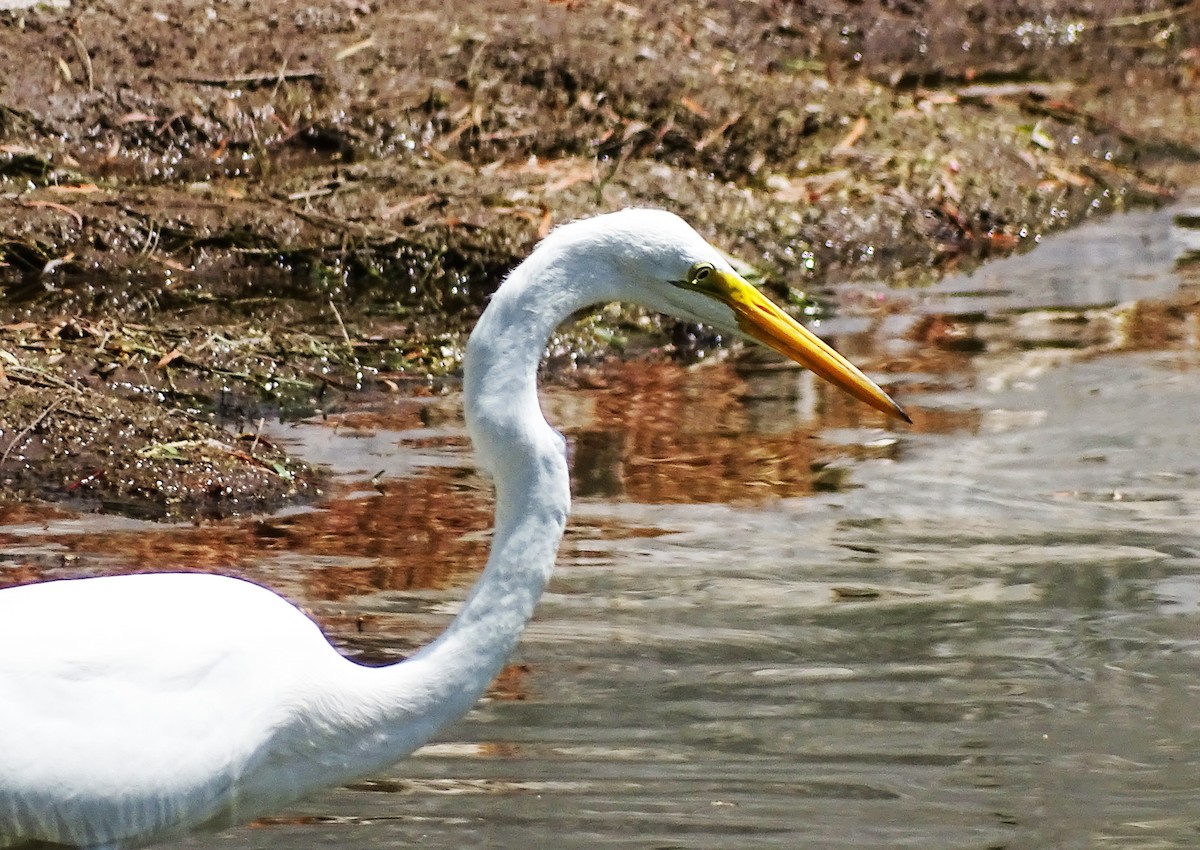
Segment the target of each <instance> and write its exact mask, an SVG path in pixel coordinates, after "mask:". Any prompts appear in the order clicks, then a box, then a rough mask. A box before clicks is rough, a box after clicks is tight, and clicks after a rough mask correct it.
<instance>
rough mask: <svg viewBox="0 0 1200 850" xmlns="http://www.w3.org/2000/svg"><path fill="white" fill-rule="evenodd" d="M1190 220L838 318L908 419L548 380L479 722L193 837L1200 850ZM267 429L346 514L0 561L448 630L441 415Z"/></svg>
mask: <svg viewBox="0 0 1200 850" xmlns="http://www.w3.org/2000/svg"><path fill="white" fill-rule="evenodd" d="M1179 212H1180V210H1168V211H1163V212H1154V213H1138V214H1134V215H1129V216H1125V217H1121V218H1115V219H1109V220H1107V221H1104V222H1099V223H1096V224H1093V225H1089V226H1087V227H1085V228H1082V229H1080V230H1079V231H1076V232H1074V233H1071V234H1067V235H1064V236H1061V237H1057V238H1055V239H1053V240H1048V241H1047V244H1046V245H1045V246H1043V247H1042V248H1041V249H1039V250H1038V251H1035V252H1034V253H1033V254H1032V255H1029V256H1026V257H1018V258H1013V259H1009V260H1005V261H1002V262H998V263H994V264H991V265H989V266H986V267H985V268H984V269H982V270H981V271H979V272H978V273H976V274H975V275H974V276H972V277H962V278H956V279H951V280H948V281H946V282H944V283H943V284H941V285H939V286H938V287H936V288H934V289H932V290H929V291H925V292H921V293H913V292H892V291H888V290H886V289H885V288H883V287H880V288H878V289H875V290H869V289H867V288H860V289H859V290H856V291H854V292H851V293H849V294H848V296H847V299H846V304H844V305H843V312H842V315H843V318H840V319H838V320H837V321H836V322H833V323H831V324H830V326H829V327H828V328H827V330H828V331H829V332H830V333H831V335H832V336H833V337H834V339H835V342H837V344H838V345H839V346H841V347H842V348H843V349H845V350H847V351H848V352H850V353H853V354H857V355H859V356H861V355H864V354H865V355H866V356H867V357H868V359H869V358H870V357H871V356H872V355H878V354H880V353H882V355H883V360H886V361H888V362H889V363H890V364H891V365H890V366H889V368H888V369H887V370H886V372H884V373H882V374H883V377H885V378H886V379H887V381H888V382H889V385H890V386H891V387H892V388H893V389H895V390H896V393H897V394H898V395H899V396H900V398H901V399H902V400H903V401H904V403H905V404H906V405H907V406H909V407H910V409H911V412H912V413H913V418H914V420H915V423H916V426H915V427H914V428H913V429H907V428H902V429H891V428H890V427H889V426H886V424H885V423H884V422H883V421H882V419H881V418H879V417H878V416H876V415H875V414H873V413H871V412H869V411H867V412H864V411H863V410H860V409H859V408H857V407H855V406H854V405H853V404H851V403H848V402H845V401H844V400H843V399H840V398H838V397H837V396H834V395H831V394H828V393H826V392H825V391H824V389H822V388H817V387H815V386H814V385H813V384H812V383H811V381H809V380H807V379H806V378H805V377H804V376H803V375H801V374H799V373H796V372H794V371H791V370H784V369H778V368H774V367H773V366H771V365H763V364H762V362H760V361H757V360H755V361H753V362H751V363H749V364H747V363H742V364H740V365H738V366H736V367H735V366H733V365H731V364H709V365H706V366H703V367H700V368H697V369H692V370H685V369H682V368H679V367H676V366H673V365H669V364H632V365H626V366H619V367H612V368H611V369H607V370H604V371H602V372H601V373H598V374H597V375H593V376H591V377H590V378H589V380H588V381H587V382H586V383H587V384H588V386H587V388H586V389H564V388H562V387H554V388H551V389H549V390H547V392H546V394H545V397H546V399H547V401H546V407H547V409H548V412H549V414H550V416H551V418H552V419H553V420H554V421H556V422H557V423H559V424H560V425H561V426H562V427H563V429H564V430H565V431H566V432H567V433H568V435H569V436H570V437H571V439H572V443H573V447H574V449H573V450H574V466H575V478H576V481H575V489H576V492H577V493H579V494H581V495H580V498H579V499H578V500H577V505H576V510H575V515H574V517H573V524H572V529H571V531H570V533H569V535H568V538H567V540H566V542H565V544H564V547H563V552H562V556H561V558H560V568H559V570H558V572H557V574H556V576H555V578H554V579H553V581H552V583H551V587H550V589H549V592H548V593H547V595H546V597H545V599H544V600H543V601H542V603H541V605H540V607H539V609H538V612H537V615H536V617H535V620H534V622H533V623H532V624H531V626H530V628H529V630H528V632H527V634H526V636H525V638H524V640H523V641H522V643H521V647H520V650H519V653H518V655H517V657H515V658H514V659H513V663H512V665H510V667H509V668H508V669H507V670H506V672H505V674H504V675H503V676H502V678H501V680H500V681H499V682H498V683H497V685H496V686H494V687H493V689H492V690H491V692H490V696H489V698H488V699H487V700H485V701H484V702H483V703H481V704H480V705H479V706H478V707H477V708H476V709H475V710H474V711H473V712H472V713H471V714H470V715H469V716H468V717H467V718H466V719H465V720H464V721H463V722H461V723H459V724H457V725H456V726H454V727H453V728H451V729H448V730H446V732H445V733H444V734H443V736H442V737H441V739H440V742H439V743H437V744H435V745H433V746H430V747H427V748H426V749H424V750H422V751H420V752H419V753H418V754H417V755H416V756H415V757H414V758H412V759H410V760H408V761H406V762H403V763H401V764H400V765H397V766H396V767H395V768H394V769H393V770H391V771H389V772H387V773H386V774H385V775H381V776H378V777H375V778H374V779H373V780H371V781H370V782H364V783H361V784H359V785H356V786H354V787H352V788H349V789H341V790H337V791H333V792H330V793H327V794H325V795H323V796H321V797H318V798H315V799H313V800H310V801H308V802H306V803H303V804H301V805H298V806H296V807H295V808H294V810H292V811H291V812H281V813H280V814H279V817H277V818H272V819H270V820H269V821H266V822H264V823H261V824H259V825H256V826H253V827H246V828H241V829H235V830H230V831H227V832H224V833H221V834H219V835H215V836H213V835H209V836H202V837H198V838H193V839H189V840H186V841H181V842H178V843H176V844H174V845H172V846H174V847H177V848H180V850H182V848H199V847H212V846H220V847H230V848H266V847H290V848H307V847H318V846H321V847H325V846H331V845H335V846H344V847H368V848H370V847H406V846H420V847H424V848H461V847H486V848H524V847H530V846H533V847H556V848H602V847H639V848H729V847H755V848H758V847H780V848H784V847H786V848H800V847H803V848H875V847H914V848H1001V847H1004V848H1044V847H1057V848H1075V847H1079V848H1084V847H1089V848H1090V847H1120V848H1143V847H1144V848H1151V847H1153V848H1163V847H1194V846H1197V845H1198V844H1200V748H1198V747H1197V746H1196V738H1197V733H1196V731H1195V729H1196V725H1197V721H1196V718H1197V717H1198V716H1200V530H1198V528H1197V517H1200V429H1197V428H1196V423H1195V420H1196V415H1197V412H1198V411H1200V343H1198V342H1197V337H1198V336H1200V318H1198V317H1200V310H1198V309H1197V306H1196V305H1197V302H1198V300H1200V272H1198V271H1197V269H1196V267H1195V265H1194V264H1190V263H1189V262H1187V258H1188V257H1189V256H1190V255H1189V253H1188V252H1189V251H1194V250H1195V245H1196V244H1197V242H1198V241H1200V240H1197V239H1196V237H1197V231H1195V230H1192V229H1188V228H1186V227H1183V226H1182V223H1186V222H1187V221H1188V219H1186V218H1181V219H1178V220H1177V219H1176V218H1175V215H1176V214H1177V213H1179ZM1177 221H1178V222H1180V223H1179V224H1177V223H1176V222H1177ZM880 305H883V306H882V308H881V306H880ZM877 360H878V358H877ZM421 423H425V424H424V425H422V424H421ZM275 436H277V437H280V438H284V439H291V440H293V441H296V442H297V443H298V444H300V445H303V446H304V447H305V452H306V453H307V454H308V456H310V457H312V458H315V459H322V460H326V461H328V462H330V463H332V464H334V466H335V468H336V469H337V470H338V472H339V474H340V476H341V477H342V480H343V481H344V488H343V490H342V492H341V493H340V494H339V496H338V498H336V499H333V500H331V501H330V502H329V503H328V504H327V505H324V506H322V507H321V508H320V509H315V510H313V509H306V510H299V511H293V512H290V513H287V514H284V515H280V516H276V517H270V518H262V519H258V520H250V521H245V520H244V521H240V522H230V523H220V524H213V525H206V526H203V527H200V528H192V527H188V526H175V527H171V526H161V525H147V524H142V523H135V522H132V521H129V520H95V519H93V518H90V517H87V518H83V519H79V518H74V517H35V518H29V517H25V518H24V519H21V520H20V521H18V519H17V518H12V517H10V521H9V523H8V524H7V525H4V526H0V541H2V542H3V543H4V551H5V553H6V554H5V556H4V558H3V560H2V561H0V566H3V567H5V568H6V569H7V570H8V571H9V572H8V575H9V576H10V581H11V580H36V579H41V578H52V577H59V576H65V575H81V574H91V573H97V572H109V571H121V570H128V569H146V568H150V567H153V568H188V569H207V570H216V571H223V572H231V573H236V574H239V575H245V576H249V577H251V578H254V579H256V580H258V581H261V582H263V583H266V584H268V585H270V586H272V587H274V588H276V589H277V590H279V591H281V592H283V593H285V594H287V595H288V596H289V597H290V598H292V599H294V600H296V601H298V602H301V603H303V604H304V605H306V606H307V607H309V608H310V609H311V610H312V611H313V612H314V613H315V615H316V616H317V617H318V618H319V619H320V620H321V622H322V623H323V625H324V626H325V627H326V629H327V631H328V632H329V633H330V634H331V636H332V637H333V638H334V639H335V641H336V642H337V643H338V644H339V645H340V646H341V647H343V649H344V650H345V651H347V652H348V653H350V654H352V655H355V656H357V657H361V658H363V659H365V660H371V661H381V660H390V659H394V658H397V657H400V656H401V655H403V654H405V653H407V652H408V651H410V650H411V649H412V648H413V647H415V646H418V645H420V644H422V643H423V642H425V641H426V640H428V639H429V638H430V637H431V636H432V635H434V634H436V632H437V631H438V630H440V628H442V627H443V626H444V624H445V623H446V621H447V619H448V617H449V616H451V614H452V613H453V610H454V606H455V604H456V602H457V600H459V599H461V597H462V595H463V588H464V587H465V586H466V585H467V584H469V583H470V581H471V580H472V579H473V577H474V576H475V574H476V571H477V569H478V567H479V566H480V565H481V564H482V561H483V558H484V556H485V553H486V546H487V536H486V534H485V533H484V529H486V527H487V522H488V510H489V496H488V491H487V487H486V485H485V483H484V482H483V481H481V480H480V479H478V478H477V477H476V476H475V474H474V472H473V470H472V468H471V465H470V454H469V451H468V450H467V447H466V444H465V438H464V435H463V432H462V429H461V424H460V422H459V420H458V411H457V408H456V403H455V401H454V399H453V398H450V399H437V400H433V401H429V400H409V401H400V402H397V403H394V404H389V405H385V406H381V407H379V408H378V409H376V410H374V411H371V412H369V413H366V414H360V415H358V416H357V417H355V416H350V417H346V418H345V419H344V420H343V421H342V422H341V423H340V424H339V426H338V428H337V429H336V430H334V429H332V428H330V427H328V426H327V425H304V426H299V427H292V428H281V429H280V430H279V431H278V433H277V434H276V435H275ZM379 471H382V472H383V475H382V476H380V477H379V478H378V479H376V480H375V481H374V482H373V481H372V477H373V476H374V475H375V474H376V473H377V472H379Z"/></svg>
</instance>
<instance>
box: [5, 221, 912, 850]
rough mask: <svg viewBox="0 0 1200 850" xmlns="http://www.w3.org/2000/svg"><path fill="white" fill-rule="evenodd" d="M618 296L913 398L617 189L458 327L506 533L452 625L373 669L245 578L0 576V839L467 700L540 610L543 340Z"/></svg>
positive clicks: (238, 783)
mask: <svg viewBox="0 0 1200 850" xmlns="http://www.w3.org/2000/svg"><path fill="white" fill-rule="evenodd" d="M617 300H622V301H631V302H633V303H636V304H640V305H643V306H645V307H647V308H649V309H651V310H655V311H659V312H662V313H669V314H672V315H675V316H679V317H682V318H684V319H686V320H687V321H692V322H701V323H705V324H708V325H711V326H713V327H715V328H716V329H718V330H720V331H722V332H726V333H729V334H733V335H737V334H743V335H748V336H750V337H753V338H755V339H757V340H759V341H761V342H763V343H765V344H766V345H768V346H770V347H771V348H773V349H775V350H776V351H779V352H781V353H782V354H784V355H786V356H788V357H790V358H792V359H793V360H796V361H797V362H799V363H802V364H803V365H805V366H807V367H808V368H810V369H812V370H813V371H814V372H816V373H817V374H818V375H820V376H821V377H823V378H825V379H827V380H829V381H832V382H833V383H835V384H837V385H839V386H841V387H842V388H844V389H846V390H847V391H848V392H850V393H852V394H853V395H855V396H856V397H858V398H859V399H862V400H863V401H865V402H867V403H868V404H870V405H872V406H873V407H875V408H877V409H879V410H882V411H884V412H886V413H888V414H890V415H892V416H896V417H898V418H902V419H906V420H907V418H908V417H907V416H906V415H905V414H904V411H903V410H901V409H900V407H899V406H898V405H896V403H895V402H893V401H892V400H891V399H890V398H888V396H887V395H886V394H885V393H884V392H883V391H882V390H881V389H879V387H878V386H876V385H875V384H874V383H873V382H872V381H871V380H870V379H869V378H867V377H866V376H864V375H863V374H862V373H861V372H859V371H858V370H857V369H856V368H855V367H854V366H852V365H851V364H850V363H849V362H847V361H846V360H845V359H843V358H842V357H841V356H840V355H839V354H837V353H836V352H834V351H833V349H831V348H830V347H829V346H827V345H826V344H825V343H823V342H822V341H821V340H819V339H818V338H817V337H815V336H814V335H812V334H811V333H809V332H808V331H807V330H805V329H804V328H803V327H801V326H800V325H799V324H798V323H796V322H795V321H794V320H793V319H792V318H791V317H789V316H788V315H787V314H786V313H784V312H783V311H782V310H780V309H779V308H778V307H776V306H775V305H774V304H773V303H772V302H771V301H769V300H768V299H767V298H765V297H764V296H763V295H761V294H760V293H759V292H758V291H757V290H756V289H755V288H754V287H752V286H751V285H750V284H748V283H746V281H744V280H743V279H742V278H741V277H739V276H738V275H737V274H736V273H735V271H734V270H733V269H732V268H731V267H730V265H729V263H728V262H727V261H726V260H725V259H724V257H723V256H722V255H721V253H720V252H718V251H717V250H716V249H715V248H713V247H712V246H710V245H709V244H708V243H707V242H706V241H705V240H704V239H702V238H701V237H700V236H699V235H698V234H697V233H696V232H695V231H694V230H693V229H692V228H691V227H689V226H688V225H687V224H685V223H684V222H683V220H681V219H680V218H678V217H677V216H675V215H672V214H670V213H667V212H662V211H657V210H625V211H623V212H618V213H612V214H609V215H603V216H599V217H596V218H592V219H588V220H583V221H578V222H574V223H572V224H567V225H564V226H562V227H559V228H557V229H556V230H554V231H553V232H552V233H551V234H550V235H549V236H548V237H547V238H546V239H545V240H544V241H543V242H542V243H541V244H540V245H539V246H538V247H537V248H536V249H535V250H534V252H533V253H532V254H531V255H530V256H529V258H528V259H526V260H525V261H524V262H523V263H522V264H521V265H520V266H518V267H517V268H516V269H515V270H514V271H513V272H512V273H511V274H510V275H509V276H508V278H507V280H505V282H504V283H503V285H502V286H501V287H500V289H499V290H498V291H497V292H496V295H495V296H494V298H493V299H492V301H491V303H490V304H489V306H488V307H487V309H486V310H485V311H484V313H483V316H482V317H481V318H480V320H479V324H478V326H477V327H476V328H475V331H474V332H473V333H472V334H471V338H470V341H469V343H468V345H467V352H466V362H465V368H464V402H465V409H466V419H467V426H468V428H469V430H470V434H471V437H472V439H473V440H474V444H475V450H476V458H477V462H478V465H479V467H480V468H481V469H483V470H485V471H486V472H488V473H490V474H491V476H492V477H493V479H494V481H495V487H496V518H495V534H494V537H493V543H492V551H491V554H490V556H489V558H488V562H487V566H486V568H485V569H484V571H483V574H482V576H481V577H480V579H479V580H478V581H477V582H476V584H475V586H474V587H473V588H472V589H471V591H470V594H469V596H468V598H467V600H466V602H465V603H464V604H463V607H462V609H461V611H460V613H459V614H458V616H457V617H455V619H454V621H453V622H452V623H451V624H450V626H449V628H448V629H447V630H446V631H445V633H443V634H442V635H441V636H440V637H439V638H438V639H437V640H435V641H434V642H433V643H432V644H430V645H429V646H427V647H425V648H424V649H422V650H421V651H420V652H418V653H416V654H415V655H414V656H412V657H411V658H409V659H407V660H405V661H402V662H400V663H397V664H394V665H392V666H389V667H383V668H367V667H363V666H360V665H358V664H355V663H353V662H351V661H349V660H347V659H346V658H344V657H342V656H341V655H339V654H338V653H337V652H336V651H335V650H334V649H333V647H331V646H330V644H329V642H328V641H327V640H326V639H325V637H324V636H323V635H322V634H321V632H320V630H319V629H318V628H317V626H316V625H315V624H314V623H313V622H312V620H310V619H309V618H308V617H306V616H305V615H304V614H303V613H301V612H300V611H299V610H298V609H296V608H295V607H294V606H293V605H291V604H290V603H288V602H286V601H285V600H283V599H282V598H280V597H279V596H276V595H275V594H274V593H272V592H270V591H268V590H265V589H263V588H261V587H258V586H256V585H253V584H250V583H248V582H244V581H240V580H237V579H233V578H226V577H221V576H211V575H196V574H192V575H186V574H185V575H180V574H149V575H132V576H118V577H107V578H89V579H76V580H66V581H53V582H47V583H44V584H37V585H30V586H25V587H17V588H10V589H7V590H0V848H14V847H22V848H32V847H38V846H39V845H41V844H46V845H56V846H59V847H70V848H91V850H101V848H104V850H127V848H134V847H143V846H146V845H148V844H152V843H155V842H158V841H160V840H163V839H165V838H169V837H171V836H177V835H179V834H182V833H184V832H188V831H191V830H196V829H216V828H222V827H225V826H229V825H232V824H237V823H241V822H245V821H247V820H250V819H253V818H255V817H258V816H261V815H264V814H267V813H269V812H271V811H274V810H277V809H278V808H279V807H281V806H283V805H285V804H287V803H289V802H291V801H294V800H296V799H298V798H300V797H303V796H304V795H307V794H309V793H311V792H313V791H315V790H316V789H319V788H322V787H326V786H333V785H339V784H344V783H346V782H349V781H351V780H354V779H356V778H359V777H362V776H364V775H367V774H370V773H372V772H374V771H379V770H381V769H384V768H386V767H388V766H390V765H392V764H393V763H395V762H396V761H398V760H399V759H401V758H402V757H404V756H406V755H408V754H409V753H411V752H413V751H414V750H415V749H417V748H418V747H420V746H421V745H422V744H424V743H425V742H427V741H429V740H430V738H432V737H433V736H434V734H435V733H437V731H438V730H439V729H441V728H442V727H443V726H445V725H446V724H448V723H450V722H451V721H453V720H455V719H457V718H459V717H461V716H462V715H463V714H465V713H466V712H467V711H468V710H469V709H470V708H471V706H472V705H473V704H474V703H475V701H476V700H477V699H478V698H479V696H480V694H481V693H483V691H484V689H485V688H486V687H487V685H488V683H489V682H490V681H491V680H492V679H493V677H494V676H495V675H496V674H497V672H499V670H500V668H501V666H502V665H503V663H504V661H505V659H506V658H507V657H508V655H509V653H510V652H511V651H512V649H513V647H514V646H515V644H516V642H517V640H518V638H519V636H520V634H521V631H522V629H523V628H524V626H525V623H526V622H527V621H528V619H529V617H530V615H531V614H532V612H533V608H534V605H535V603H536V602H537V599H538V597H539V596H540V595H541V593H542V590H543V588H544V587H545V584H546V581H547V579H548V578H549V576H550V571H551V568H552V567H553V565H554V559H555V554H556V552H557V549H558V545H559V541H560V540H561V538H562V533H563V526H564V524H565V523H566V520H567V513H568V511H569V508H570V491H569V481H568V476H567V460H566V452H565V443H564V440H563V437H562V436H561V435H560V434H559V433H558V432H556V431H555V430H554V429H553V428H551V427H550V425H548V424H547V423H546V421H545V419H544V418H543V416H542V413H541V410H540V409H539V405H538V399H537V387H536V377H537V369H538V363H539V360H540V359H541V357H542V354H543V351H544V350H545V347H546V342H547V339H548V338H549V336H550V334H551V333H552V332H553V331H554V329H555V327H556V326H557V325H558V324H559V323H560V322H561V321H563V320H564V319H566V318H567V317H569V316H571V315H572V314H573V313H575V312H576V311H578V310H581V309H583V308H585V307H588V306H591V305H594V304H597V303H604V302H609V301H617Z"/></svg>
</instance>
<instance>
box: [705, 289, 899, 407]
mask: <svg viewBox="0 0 1200 850" xmlns="http://www.w3.org/2000/svg"><path fill="white" fill-rule="evenodd" d="M699 286H700V288H701V290H702V291H704V292H706V293H708V294H709V295H711V296H712V297H714V298H716V299H718V300H719V301H721V302H723V303H724V304H726V305H727V306H728V307H729V309H731V310H733V312H734V315H735V316H736V317H737V323H738V327H739V328H740V329H741V330H742V332H743V333H745V334H747V335H749V336H752V337H754V338H755V339H756V340H758V341H759V342H761V343H762V344H763V345H765V346H767V347H768V348H771V349H774V350H775V351H778V352H779V353H780V354H782V355H783V356H784V357H787V358H789V359H791V360H794V361H796V362H797V363H799V364H800V365H801V366H804V367H805V368H807V369H809V370H810V371H812V372H813V373H814V374H816V375H818V376H819V377H821V378H824V379H825V380H826V381H829V383H831V384H833V385H835V386H837V387H840V388H841V389H843V390H845V391H846V392H848V393H850V395H852V396H854V397H855V398H856V399H858V400H859V401H863V402H866V403H867V404H869V405H871V407H873V408H875V409H876V410H878V411H881V412H883V413H886V414H887V415H888V416H894V417H896V418H897V419H903V420H904V421H905V422H912V420H911V419H909V418H908V414H907V413H905V412H904V408H902V407H901V406H900V405H898V404H896V402H894V401H893V400H892V399H891V397H890V396H889V395H888V394H887V393H885V392H884V391H883V390H881V389H880V388H879V385H878V384H876V383H875V382H874V381H872V380H871V379H870V378H868V377H867V376H866V375H864V374H863V373H862V372H860V371H859V370H858V367H857V366H855V365H854V364H853V363H851V362H850V361H849V360H847V359H846V358H845V357H843V356H842V355H840V354H838V353H837V352H836V351H834V350H833V349H832V348H830V347H829V346H828V345H827V344H826V343H825V342H824V341H822V340H821V339H820V337H818V336H816V335H815V334H813V333H812V332H811V331H809V330H808V329H807V328H806V327H804V326H803V325H801V324H800V323H799V322H797V321H796V320H795V319H793V318H792V317H791V316H789V315H788V314H787V313H785V312H783V310H781V309H780V308H779V307H778V306H776V304H775V303H774V302H773V301H771V300H770V299H769V298H767V297H766V296H765V295H763V294H762V293H761V292H759V291H758V290H757V289H755V288H754V287H753V286H751V285H750V284H749V283H747V282H746V281H744V280H742V278H740V277H739V276H738V275H736V274H733V273H732V272H726V271H721V270H720V269H713V270H712V272H711V273H709V274H708V276H707V277H706V278H705V279H704V281H703V282H701V283H700V284H699Z"/></svg>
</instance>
